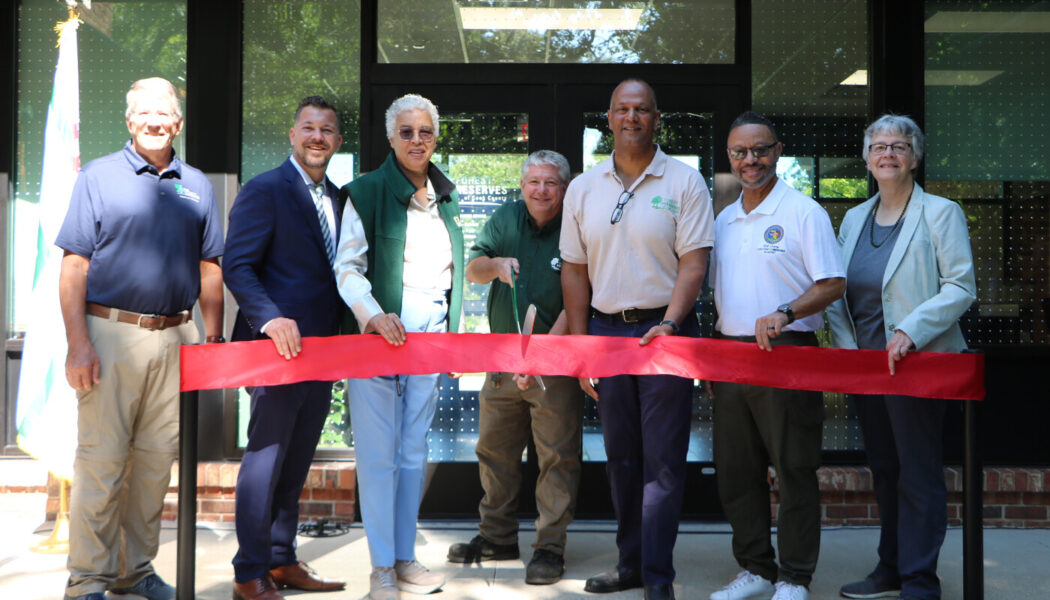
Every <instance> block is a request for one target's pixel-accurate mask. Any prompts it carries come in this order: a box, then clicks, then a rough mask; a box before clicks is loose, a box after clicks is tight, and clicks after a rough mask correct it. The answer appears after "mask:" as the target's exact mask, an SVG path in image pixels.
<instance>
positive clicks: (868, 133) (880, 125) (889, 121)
mask: <svg viewBox="0 0 1050 600" xmlns="http://www.w3.org/2000/svg"><path fill="white" fill-rule="evenodd" d="M885 133H890V134H897V135H900V136H903V137H906V138H910V139H911V151H912V152H914V153H915V160H922V156H923V154H924V153H925V151H926V136H924V135H923V134H922V129H919V125H918V124H917V123H916V122H915V121H913V120H912V119H911V117H907V116H904V115H893V114H885V115H882V116H881V117H879V118H878V119H876V120H875V122H874V123H872V124H871V125H868V128H867V129H865V130H864V148H863V149H862V151H861V156H863V157H864V160H868V146H870V145H871V138H873V137H875V136H877V135H879V134H885Z"/></svg>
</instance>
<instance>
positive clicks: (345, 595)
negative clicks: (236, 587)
mask: <svg viewBox="0 0 1050 600" xmlns="http://www.w3.org/2000/svg"><path fill="white" fill-rule="evenodd" d="M44 502H45V495H44V494H3V495H0V599H3V600H13V599H17V600H45V599H46V600H55V599H58V598H61V597H62V592H63V586H64V584H65V580H66V577H67V573H66V557H65V555H44V554H34V553H32V552H30V551H29V547H30V546H31V545H32V544H34V543H36V542H38V541H40V540H42V539H44V538H45V537H46V535H47V533H48V532H49V531H48V528H49V525H47V524H43V523H42V519H43V514H44ZM522 526H523V528H531V523H522ZM475 533H476V522H473V521H465V522H451V523H449V522H441V523H437V522H424V523H422V524H421V530H420V533H419V539H418V547H417V552H418V558H419V560H420V561H421V562H423V563H424V564H426V565H427V566H429V567H430V568H432V569H434V570H437V571H440V572H441V573H444V574H445V576H446V577H447V578H448V582H447V584H446V585H445V587H444V590H443V591H442V592H440V593H438V594H435V595H432V596H431V597H432V598H434V599H435V600H441V599H446V600H461V599H462V600H490V599H493V600H519V599H521V600H524V599H550V598H566V599H572V598H589V599H591V600H595V599H597V598H608V599H609V600H627V599H640V598H642V593H641V590H631V591H628V592H622V593H620V594H611V595H608V596H598V595H595V594H587V593H584V592H583V583H584V581H585V580H586V579H587V578H588V577H590V576H591V575H594V574H596V573H599V572H601V571H604V570H606V569H608V568H610V567H612V566H613V565H614V564H615V562H616V544H615V533H614V525H613V524H612V523H609V522H595V521H585V522H580V523H576V524H574V525H573V527H572V528H571V529H570V533H569V547H568V550H567V553H566V573H565V577H564V579H562V581H561V582H559V583H558V584H555V585H553V586H529V585H525V583H524V581H523V578H524V576H525V562H527V561H528V559H529V557H530V556H531V554H532V551H531V548H530V546H529V544H531V542H532V541H533V539H534V538H535V534H534V532H532V531H523V532H522V534H521V549H522V560H514V561H502V562H498V563H486V564H485V566H484V567H477V566H467V567H463V566H461V565H451V564H449V563H447V562H445V553H446V552H447V550H448V546H449V545H450V544H452V543H454V542H458V541H466V540H469V539H470V538H471V537H473V536H474V535H475ZM161 541H162V545H161V550H160V556H159V557H158V560H157V562H156V565H157V569H158V571H159V573H160V575H161V576H162V577H163V578H164V579H165V580H167V581H169V582H171V583H174V581H175V554H176V544H175V528H174V525H173V524H171V523H166V524H165V527H164V531H163V532H162V537H161ZM877 542H878V530H877V529H875V528H848V529H825V530H824V532H823V536H822V546H821V553H820V563H819V565H818V567H817V572H816V575H815V577H814V580H813V585H812V588H811V597H812V598H813V599H814V600H816V599H831V598H837V597H838V588H839V586H840V585H842V584H843V583H847V582H850V581H853V580H856V579H860V578H863V576H864V575H865V574H866V573H867V572H868V571H869V570H870V569H871V567H872V566H873V565H874V561H875V547H876V544H877ZM299 544H300V546H299V549H300V556H301V558H302V559H303V560H305V561H307V562H309V563H310V564H311V565H312V566H313V567H315V568H316V569H317V570H318V571H319V572H320V573H322V574H323V575H326V576H329V577H342V578H345V579H346V580H347V582H348V586H347V589H346V590H345V591H342V592H331V593H323V594H322V593H314V594H304V593H302V592H295V591H290V592H286V593H285V596H286V597H289V598H295V597H299V596H302V597H303V598H311V599H316V600H330V599H333V600H334V599H336V598H340V599H354V600H356V599H359V598H364V597H366V596H367V594H368V574H369V570H370V567H369V562H368V548H367V544H366V541H365V538H364V530H363V529H362V528H361V527H360V526H359V525H358V526H354V527H352V528H351V529H350V531H349V533H347V534H345V535H342V536H337V537H330V538H307V537H300V538H299ZM236 550H237V540H236V536H235V534H234V532H233V529H232V525H231V524H222V525H221V526H216V527H205V526H204V525H201V526H199V527H198V531H197V585H196V588H197V598H200V599H202V600H228V599H229V598H230V595H231V589H232V578H233V569H232V567H231V566H230V559H231V558H232V557H233V555H234V553H235V552H236ZM675 559H676V560H675V563H676V567H677V569H678V579H677V582H676V583H675V591H676V595H677V597H678V598H679V599H683V600H684V599H701V600H703V599H706V598H707V596H708V595H709V594H710V593H711V592H712V591H714V590H716V589H718V588H719V587H720V586H722V585H724V584H725V583H727V582H728V581H730V580H731V579H732V578H733V577H734V575H735V574H736V572H737V570H738V569H737V566H736V564H735V563H734V562H733V560H732V556H731V554H730V535H729V528H728V526H727V525H725V524H695V523H686V524H683V525H682V530H681V534H680V535H679V538H678V545H677V547H676V549H675ZM1048 570H1050V530H1045V529H1044V530H1019V529H1010V530H1006V529H988V530H985V598H988V599H989V600H1007V599H1011V600H1046V599H1047V598H1050V579H1048V577H1047V571H1048ZM940 576H941V580H942V582H943V587H944V598H945V599H956V598H958V599H961V598H962V531H961V530H960V529H951V530H949V532H948V537H947V540H946V542H945V545H944V550H943V551H942V553H941V564H940ZM404 597H405V598H406V599H408V598H413V597H415V596H413V595H411V594H405V595H404Z"/></svg>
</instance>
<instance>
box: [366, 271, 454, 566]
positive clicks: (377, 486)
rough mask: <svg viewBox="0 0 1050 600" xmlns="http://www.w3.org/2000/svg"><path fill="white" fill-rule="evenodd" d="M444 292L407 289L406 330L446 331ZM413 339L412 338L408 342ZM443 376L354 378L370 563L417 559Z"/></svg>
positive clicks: (404, 306)
mask: <svg viewBox="0 0 1050 600" xmlns="http://www.w3.org/2000/svg"><path fill="white" fill-rule="evenodd" d="M447 312H448V306H447V304H446V302H445V295H444V294H443V293H441V294H434V293H431V292H420V291H418V290H408V289H406V290H405V292H404V295H403V298H402V307H401V321H402V323H404V325H405V330H406V331H410V332H412V331H423V332H440V331H444V330H445V315H446V313H447ZM409 343H411V342H409ZM438 377H439V375H438V374H433V375H397V376H393V377H372V378H371V379H350V380H348V384H349V386H348V391H349V394H350V424H351V426H352V427H353V432H354V449H355V450H356V453H357V480H358V482H359V483H360V490H359V492H358V501H359V502H360V503H361V518H362V520H363V521H364V525H365V535H367V536H368V551H369V553H370V555H371V558H372V567H373V568H379V567H393V566H394V560H395V559H396V560H415V558H416V551H415V544H416V518H417V517H418V516H419V502H420V500H422V497H423V479H424V477H425V475H426V463H427V432H428V431H429V430H430V423H431V421H433V420H434V412H435V409H436V407H437V397H438V390H437V385H438Z"/></svg>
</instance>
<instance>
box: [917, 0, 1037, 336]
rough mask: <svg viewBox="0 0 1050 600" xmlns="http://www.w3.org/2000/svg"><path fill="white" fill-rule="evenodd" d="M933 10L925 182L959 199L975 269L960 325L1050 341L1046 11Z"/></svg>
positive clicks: (1021, 6) (929, 16)
mask: <svg viewBox="0 0 1050 600" xmlns="http://www.w3.org/2000/svg"><path fill="white" fill-rule="evenodd" d="M925 10H926V26H925V29H926V33H925V45H926V135H927V140H926V157H925V161H926V179H927V182H926V188H927V189H928V190H929V191H931V192H933V193H937V194H940V195H943V196H945V197H948V198H951V199H953V200H957V201H959V202H960V203H961V204H962V207H963V211H964V212H965V213H966V218H967V221H968V222H969V226H970V242H971V243H972V245H973V253H974V267H975V269H976V273H977V302H976V303H975V304H974V306H973V307H971V309H970V311H969V312H967V313H966V315H965V316H964V317H963V319H962V326H963V332H964V334H965V335H966V339H967V341H968V342H969V343H970V344H971V345H981V344H1048V343H1050V331H1048V326H1050V315H1048V313H1050V291H1048V290H1050V277H1048V274H1047V268H1048V263H1050V243H1048V242H1047V231H1050V181H1048V180H1050V158H1048V156H1050V155H1048V153H1047V152H1046V151H1045V148H1046V132H1047V131H1048V130H1050V115H1048V114H1047V111H1046V110H1043V109H1042V108H1043V107H1046V106H1048V105H1050V67H1048V66H1047V63H1046V60H1045V57H1046V56H1048V55H1050V30H1047V29H1046V28H1045V27H1042V26H1040V25H1039V24H1040V23H1045V21H1046V17H1047V15H1048V14H1050V13H1048V11H1047V7H1046V3H1045V2H1033V1H1031V0H1029V1H1021V0H1007V1H1002V2H994V3H988V2H975V1H972V0H959V1H936V2H927V3H926V4H925ZM1035 107H1038V108H1035Z"/></svg>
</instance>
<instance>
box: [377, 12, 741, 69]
mask: <svg viewBox="0 0 1050 600" xmlns="http://www.w3.org/2000/svg"><path fill="white" fill-rule="evenodd" d="M551 4H552V3H550V2H547V1H546V0H544V1H542V2H536V1H532V2H524V3H522V2H514V3H512V4H511V3H503V2H487V1H486V2H475V1H471V0H457V1H456V2H416V1H407V0H385V1H384V2H381V3H380V4H379V32H378V38H379V39H378V50H379V60H380V62H389V63H403V62H420V63H630V64H638V63H731V62H733V60H734V52H733V50H734V43H735V40H734V32H735V12H734V11H735V7H734V3H733V2H732V1H731V0H707V1H705V2H704V3H702V4H701V5H700V6H698V4H699V3H697V2H695V1H693V2H636V1H624V0H588V1H580V0H576V1H570V2H558V3H555V4H556V5H557V6H555V7H554V8H577V9H616V8H620V9H641V10H642V14H641V19H640V21H639V23H638V27H637V29H633V30H594V29H553V30H543V29H536V30H531V29H530V30H520V29H465V30H461V23H460V21H459V19H458V17H457V9H456V6H457V5H458V6H460V7H464V8H468V7H479V6H484V7H493V6H494V7H512V8H551ZM701 12H702V15H703V16H702V18H698V17H697V15H698V13H701ZM409 31H410V32H412V35H411V36H406V35H405V32H409Z"/></svg>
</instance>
